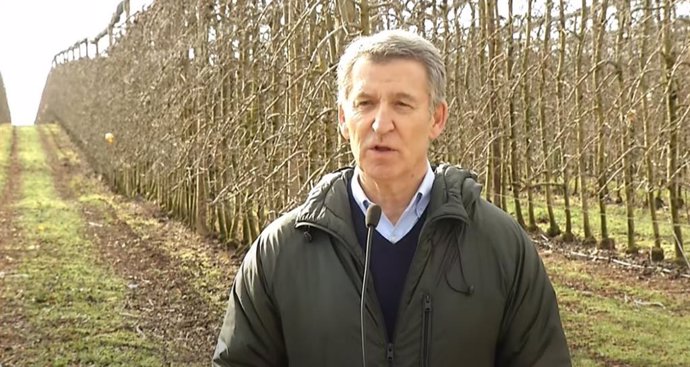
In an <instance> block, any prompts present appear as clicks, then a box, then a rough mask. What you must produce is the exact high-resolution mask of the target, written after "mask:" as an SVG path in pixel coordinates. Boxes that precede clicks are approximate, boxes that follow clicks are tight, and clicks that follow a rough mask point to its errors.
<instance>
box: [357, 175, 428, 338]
mask: <svg viewBox="0 0 690 367" xmlns="http://www.w3.org/2000/svg"><path fill="white" fill-rule="evenodd" d="M347 187H348V190H347V192H348V195H349V197H350V212H351V213H352V222H353V223H354V226H355V232H356V233H357V239H358V240H359V244H360V246H361V247H362V252H364V251H365V249H366V245H367V227H366V226H365V224H364V213H362V210H361V209H360V208H359V205H358V204H357V202H356V201H355V199H354V196H353V195H352V189H351V186H350V184H349V183H348V185H347ZM425 217H426V210H425V211H424V214H422V216H421V217H420V219H419V221H417V224H415V226H414V227H413V228H412V230H410V232H408V233H407V234H406V235H405V237H403V238H401V239H400V241H398V242H396V243H394V244H393V243H391V242H390V241H388V240H387V239H385V238H384V237H383V236H381V234H380V233H379V232H378V231H374V238H373V239H372V242H371V257H370V259H369V262H370V263H369V271H370V274H371V278H372V279H373V281H374V289H375V290H376V298H378V301H379V304H380V306H381V311H383V318H384V321H385V322H386V331H387V332H388V340H389V341H393V340H392V339H393V333H394V331H395V322H396V319H397V316H398V306H399V305H400V297H401V296H402V292H403V288H404V286H405V280H406V278H407V272H408V270H409V269H410V264H411V263H412V258H413V257H414V253H415V250H416V249H417V242H419V234H420V232H421V230H422V224H424V218H425Z"/></svg>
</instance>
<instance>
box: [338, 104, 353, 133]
mask: <svg viewBox="0 0 690 367" xmlns="http://www.w3.org/2000/svg"><path fill="white" fill-rule="evenodd" d="M338 131H340V135H341V136H342V137H343V139H345V140H349V139H350V132H349V131H348V130H347V124H346V123H345V111H344V110H343V106H342V105H341V104H338Z"/></svg>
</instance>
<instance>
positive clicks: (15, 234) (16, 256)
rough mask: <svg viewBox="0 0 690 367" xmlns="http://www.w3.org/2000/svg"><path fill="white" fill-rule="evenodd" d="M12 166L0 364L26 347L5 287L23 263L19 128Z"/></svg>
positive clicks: (2, 214) (3, 253)
mask: <svg viewBox="0 0 690 367" xmlns="http://www.w3.org/2000/svg"><path fill="white" fill-rule="evenodd" d="M11 144H12V145H11V153H10V164H9V165H8V167H7V172H5V174H6V175H5V186H4V187H3V189H2V192H1V193H0V310H2V312H0V325H2V327H0V356H2V359H3V360H2V361H0V362H1V363H7V364H11V363H13V355H15V354H18V352H19V351H20V350H21V348H22V346H23V345H25V342H24V337H23V336H22V335H21V334H20V330H26V327H27V326H26V320H25V319H24V318H23V317H22V315H21V313H20V309H19V308H18V307H17V306H16V304H15V301H14V300H15V297H14V295H10V294H6V293H5V289H7V287H6V286H5V283H6V282H8V281H10V278H12V277H19V276H22V274H20V273H17V267H18V266H19V264H20V263H21V261H20V260H21V257H22V256H23V253H22V251H21V250H20V248H21V247H20V246H18V243H19V242H20V240H21V239H20V238H19V231H18V229H17V228H16V227H15V223H14V220H13V219H14V217H15V213H16V210H15V208H14V206H15V204H16V203H17V200H18V199H19V190H20V186H19V185H20V181H21V177H20V175H21V167H20V164H19V158H18V156H17V150H18V149H17V128H16V127H15V128H13V130H12V143H11Z"/></svg>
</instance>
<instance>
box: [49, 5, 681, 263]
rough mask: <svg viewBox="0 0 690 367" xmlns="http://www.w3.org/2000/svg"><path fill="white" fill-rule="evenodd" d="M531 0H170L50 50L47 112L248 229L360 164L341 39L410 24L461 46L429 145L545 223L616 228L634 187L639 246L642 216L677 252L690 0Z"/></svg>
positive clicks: (206, 220)
mask: <svg viewBox="0 0 690 367" xmlns="http://www.w3.org/2000/svg"><path fill="white" fill-rule="evenodd" d="M523 3H524V5H525V6H524V7H519V8H518V7H515V8H514V4H513V1H508V2H506V3H504V2H495V1H489V0H479V1H447V0H440V1H435V2H412V1H392V2H373V1H367V0H363V1H359V2H350V1H343V2H340V1H338V2H333V1H326V0H311V1H270V2H269V1H263V0H256V1H231V2H218V1H215V0H198V1H197V2H189V1H183V0H160V1H156V2H154V3H153V5H152V6H151V7H149V8H148V9H147V10H145V11H143V12H140V13H138V14H137V15H135V16H132V17H131V18H128V20H127V23H126V24H125V25H123V29H124V31H123V34H122V35H121V37H119V38H118V39H117V41H116V42H114V43H113V45H112V46H111V47H110V48H108V49H107V50H106V51H103V52H100V54H99V55H98V56H97V57H92V58H89V57H83V58H81V59H76V60H71V61H65V62H56V65H55V67H54V68H53V70H52V72H51V73H50V75H49V78H48V80H47V83H46V87H45V91H44V94H43V98H42V102H41V113H40V114H39V122H53V121H56V122H59V123H60V124H62V125H63V126H64V127H65V129H66V130H67V131H68V132H69V133H70V134H71V135H72V138H73V139H74V140H75V141H76V142H78V143H79V144H80V145H81V146H82V148H83V149H84V150H85V151H86V152H88V155H89V157H90V159H91V160H92V164H93V166H94V167H96V169H97V170H98V171H99V172H101V173H102V174H103V175H104V176H105V177H107V179H108V180H109V182H110V183H111V184H112V185H113V186H114V187H115V188H117V189H118V190H120V191H122V192H124V193H126V194H128V195H142V196H146V197H148V198H150V199H152V200H155V201H157V202H159V203H160V204H161V205H162V206H163V207H165V208H167V209H168V210H169V211H170V212H171V213H172V214H174V215H176V216H178V217H180V218H183V219H184V220H186V221H187V222H188V223H189V225H191V226H193V227H195V228H197V230H198V231H199V232H201V233H207V234H218V235H219V236H220V237H221V238H222V239H223V240H225V241H227V242H229V243H233V244H236V245H240V244H242V245H246V244H247V243H249V242H250V241H251V240H252V239H253V238H254V237H256V235H257V234H258V232H259V230H260V228H261V227H262V226H263V225H264V224H265V223H267V222H268V221H269V220H271V219H273V218H275V217H276V216H277V215H279V214H280V213H282V212H283V211H284V210H287V209H288V208H291V207H292V206H294V205H295V204H296V203H299V202H300V201H301V200H302V199H303V198H304V196H305V195H306V193H307V192H308V190H309V188H310V187H311V185H313V183H314V180H316V179H318V178H319V177H320V176H321V175H322V174H324V173H325V172H328V171H331V170H333V169H336V168H337V167H340V166H343V165H348V164H351V161H352V157H351V156H350V155H349V153H348V147H347V145H346V144H345V143H344V142H343V141H342V138H341V137H340V136H339V135H338V133H337V130H336V111H337V109H336V105H335V101H336V94H337V86H336V84H335V68H336V64H337V62H338V58H339V56H340V54H341V53H342V51H343V48H344V47H345V45H346V44H347V43H348V42H349V41H350V40H352V39H353V38H354V37H356V36H358V35H361V34H369V33H372V32H376V31H378V30H382V29H390V28H404V29H412V30H415V31H417V32H419V33H420V34H422V35H423V36H425V37H427V38H428V39H430V40H432V41H433V42H434V43H435V44H436V45H437V46H438V47H439V48H440V49H441V50H442V52H443V54H444V58H445V62H446V65H447V74H448V86H447V88H448V102H449V104H450V107H451V119H450V122H449V125H448V127H447V131H446V132H445V134H444V135H443V137H442V138H441V139H440V140H439V141H437V142H436V143H435V144H434V146H433V156H434V160H436V161H445V162H451V163H455V164H460V165H463V166H465V167H470V168H473V169H475V170H476V171H478V172H479V173H480V176H481V177H482V178H483V179H484V180H485V182H484V183H485V194H486V197H487V199H489V200H491V201H492V202H493V203H494V204H495V205H497V206H499V207H502V208H504V209H505V210H509V211H511V212H513V213H515V214H516V217H517V219H518V221H519V222H520V224H522V225H523V226H525V227H526V228H528V229H535V228H537V225H538V222H539V221H540V219H542V218H541V215H540V214H539V213H540V210H541V209H540V208H541V207H544V213H545V214H543V215H544V218H543V220H544V222H545V223H546V225H547V227H546V232H547V234H548V235H552V236H555V235H559V234H562V236H563V239H565V240H571V239H574V238H581V239H583V240H585V241H589V242H594V241H596V243H597V244H598V246H600V247H602V248H615V247H616V246H617V245H618V246H619V247H621V244H616V243H615V241H614V239H613V237H612V235H611V233H610V231H611V229H610V225H611V223H610V221H611V219H610V218H609V217H608V215H609V213H610V211H611V207H612V206H620V207H622V208H625V213H626V215H625V216H626V219H625V225H626V226H627V232H628V234H629V235H628V237H627V243H626V244H623V245H622V246H623V247H621V248H625V249H626V250H627V251H629V252H635V251H637V249H638V246H639V244H638V243H637V242H636V233H637V232H636V223H638V222H639V221H645V222H652V223H653V228H654V233H653V236H654V238H655V241H654V250H653V252H652V254H653V256H654V258H655V259H660V258H661V257H663V251H662V244H668V245H673V248H675V256H676V257H677V258H679V259H680V258H681V257H682V249H683V248H682V244H683V237H682V235H683V230H682V229H683V228H687V227H688V225H690V222H689V217H690V215H688V214H689V213H688V209H687V206H686V205H685V203H686V202H687V196H688V192H690V184H689V182H690V167H689V165H690V142H689V139H690V132H689V130H690V129H688V126H690V124H689V123H688V121H690V116H688V115H689V114H690V108H689V107H690V89H689V86H690V52H689V51H688V47H690V38H689V37H690V29H689V28H690V20H689V19H688V17H687V15H688V14H682V12H681V10H682V9H683V8H682V7H681V6H679V5H678V4H677V2H674V1H672V0H655V1H652V0H636V1H623V0H610V1H609V0H591V1H590V0H581V1H578V2H572V1H564V0H558V1H554V0H548V1H546V2H545V3H544V2H537V1H534V0H527V1H526V2H521V4H523ZM87 54H88V52H87ZM92 54H93V53H92ZM56 60H58V61H59V60H61V59H60V58H58V59H56ZM106 133H111V134H112V136H113V137H114V140H113V142H112V144H109V143H108V142H107V141H106V140H105V139H104V134H106ZM645 207H646V208H648V209H645V210H646V211H642V210H641V209H642V208H645ZM662 207H665V208H662ZM659 210H665V211H668V214H664V218H666V217H668V218H669V219H668V220H669V221H671V227H670V228H672V230H671V231H666V232H664V231H662V230H661V228H662V226H660V225H659V224H660V223H662V222H663V221H664V220H666V219H661V214H663V213H662V212H659ZM595 223H596V224H595ZM576 228H577V229H576ZM686 232H687V231H686ZM669 248H670V246H669Z"/></svg>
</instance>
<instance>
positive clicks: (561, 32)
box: [556, 0, 575, 242]
mask: <svg viewBox="0 0 690 367" xmlns="http://www.w3.org/2000/svg"><path fill="white" fill-rule="evenodd" d="M558 7H559V8H558V15H559V22H558V40H559V47H558V70H557V72H556V75H557V76H556V101H557V114H556V117H557V118H558V123H557V126H558V129H559V131H560V133H561V145H560V149H561V154H560V156H561V161H562V164H561V166H562V167H563V200H564V202H565V233H564V234H563V236H562V239H563V240H564V241H565V242H570V241H573V240H574V239H575V236H574V235H573V224H572V214H571V210H570V188H569V184H570V174H569V167H568V165H569V158H568V154H566V151H567V147H568V145H569V144H568V134H566V133H565V129H566V128H565V124H564V118H563V114H564V109H565V103H564V101H563V85H564V84H565V81H564V80H563V68H564V64H565V4H564V0H560V1H559V4H558Z"/></svg>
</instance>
